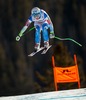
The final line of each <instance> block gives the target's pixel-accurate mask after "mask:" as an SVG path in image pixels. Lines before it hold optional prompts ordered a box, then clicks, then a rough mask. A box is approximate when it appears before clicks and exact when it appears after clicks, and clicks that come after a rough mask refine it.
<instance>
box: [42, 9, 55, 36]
mask: <svg viewBox="0 0 86 100" xmlns="http://www.w3.org/2000/svg"><path fill="white" fill-rule="evenodd" d="M42 11H43V12H44V16H45V18H46V21H47V22H48V24H49V26H50V34H54V27H53V23H52V21H51V19H50V17H49V15H48V14H47V13H46V12H45V11H44V10H42Z"/></svg>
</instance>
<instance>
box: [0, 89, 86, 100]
mask: <svg viewBox="0 0 86 100" xmlns="http://www.w3.org/2000/svg"><path fill="white" fill-rule="evenodd" d="M0 100H86V88H82V89H74V90H66V91H65V90H64V91H53V92H44V93H38V94H31V95H20V96H10V97H0Z"/></svg>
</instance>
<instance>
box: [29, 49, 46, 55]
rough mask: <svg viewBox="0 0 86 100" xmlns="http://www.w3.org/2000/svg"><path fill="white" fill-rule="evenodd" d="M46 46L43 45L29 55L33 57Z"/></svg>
mask: <svg viewBox="0 0 86 100" xmlns="http://www.w3.org/2000/svg"><path fill="white" fill-rule="evenodd" d="M43 49H44V47H41V48H40V49H39V50H37V51H36V52H32V53H31V54H29V55H28V56H30V57H32V56H34V55H35V54H37V53H38V52H39V51H41V50H43Z"/></svg>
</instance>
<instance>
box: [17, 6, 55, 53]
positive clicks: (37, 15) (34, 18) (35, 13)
mask: <svg viewBox="0 0 86 100" xmlns="http://www.w3.org/2000/svg"><path fill="white" fill-rule="evenodd" d="M32 22H34V27H35V30H36V32H35V47H34V49H35V52H36V51H37V50H39V49H40V42H41V34H40V33H41V31H42V36H43V41H44V47H45V48H48V47H49V34H48V30H47V29H48V28H49V29H50V38H54V37H55V35H54V29H53V24H52V22H51V19H50V17H49V15H48V14H47V13H46V12H45V11H44V10H42V9H40V8H38V7H34V8H33V9H32V10H31V16H30V17H29V18H28V20H27V22H26V24H25V26H24V27H23V28H22V30H21V31H20V33H19V35H18V36H17V37H16V41H19V40H20V38H21V37H22V36H23V33H24V32H25V31H26V29H27V28H28V26H29V25H30V24H31V23H32Z"/></svg>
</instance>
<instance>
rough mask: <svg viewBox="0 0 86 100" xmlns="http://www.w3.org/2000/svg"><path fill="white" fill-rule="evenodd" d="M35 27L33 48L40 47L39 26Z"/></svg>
mask: <svg viewBox="0 0 86 100" xmlns="http://www.w3.org/2000/svg"><path fill="white" fill-rule="evenodd" d="M35 27H36V32H35V50H38V49H39V48H40V40H41V35H40V27H39V26H38V25H36V26H35Z"/></svg>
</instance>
